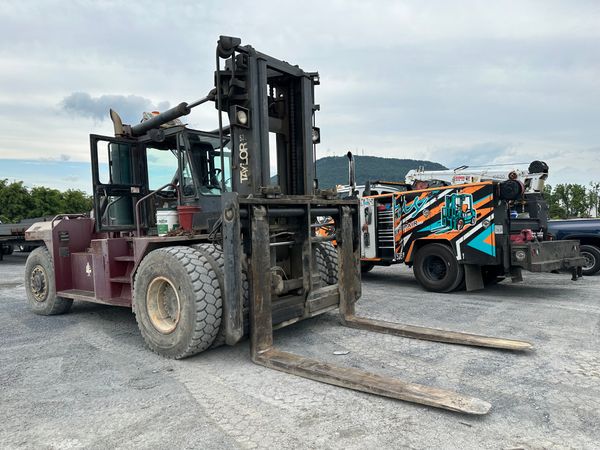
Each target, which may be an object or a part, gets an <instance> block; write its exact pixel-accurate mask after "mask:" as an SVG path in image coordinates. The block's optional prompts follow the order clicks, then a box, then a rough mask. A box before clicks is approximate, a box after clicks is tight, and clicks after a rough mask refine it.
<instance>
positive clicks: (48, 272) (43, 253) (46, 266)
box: [25, 246, 73, 316]
mask: <svg viewBox="0 0 600 450" xmlns="http://www.w3.org/2000/svg"><path fill="white" fill-rule="evenodd" d="M25 291H26V292H27V303H28V304H29V309H31V311H32V312H34V313H35V314H40V315H42V316H51V315H54V314H64V313H66V312H67V311H69V309H71V305H72V304H73V300H71V299H67V298H63V297H58V296H57V295H56V281H55V276H54V264H53V263H52V256H51V255H50V252H49V251H48V249H47V248H46V246H42V247H38V248H36V249H35V250H34V251H32V252H31V254H30V255H29V256H28V257H27V262H26V263H25Z"/></svg>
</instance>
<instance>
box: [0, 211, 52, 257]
mask: <svg viewBox="0 0 600 450" xmlns="http://www.w3.org/2000/svg"><path fill="white" fill-rule="evenodd" d="M51 219H52V218H50V217H36V218H33V219H24V220H21V221H20V222H18V223H2V222H0V261H2V259H3V257H4V255H11V254H12V253H13V251H14V250H22V251H31V250H33V249H35V248H36V247H39V246H40V245H42V244H43V241H27V240H25V231H26V230H27V229H28V228H29V227H30V226H31V225H32V224H34V223H37V222H44V221H47V220H51Z"/></svg>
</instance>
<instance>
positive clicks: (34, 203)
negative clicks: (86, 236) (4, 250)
mask: <svg viewBox="0 0 600 450" xmlns="http://www.w3.org/2000/svg"><path fill="white" fill-rule="evenodd" d="M91 209H92V197H91V196H89V195H88V194H86V193H85V192H83V191H80V190H78V189H67V190H66V191H59V190H58V189H51V188H47V187H43V186H36V187H33V188H28V187H26V186H25V185H24V184H23V182H22V181H13V182H10V183H9V181H8V179H3V180H0V221H2V222H4V223H15V222H19V221H21V220H23V219H28V218H33V217H42V216H53V215H56V214H78V213H89V212H90V211H91Z"/></svg>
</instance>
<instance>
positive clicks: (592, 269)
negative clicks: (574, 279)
mask: <svg viewBox="0 0 600 450" xmlns="http://www.w3.org/2000/svg"><path fill="white" fill-rule="evenodd" d="M580 253H581V256H583V257H584V258H585V266H583V270H582V271H581V273H582V274H583V275H587V276H589V275H594V274H595V273H597V272H598V271H600V248H598V247H596V246H593V245H582V246H581V247H580Z"/></svg>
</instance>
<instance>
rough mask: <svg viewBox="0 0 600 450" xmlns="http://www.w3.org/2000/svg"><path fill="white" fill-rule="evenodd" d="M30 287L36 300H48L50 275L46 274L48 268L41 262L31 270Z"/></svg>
mask: <svg viewBox="0 0 600 450" xmlns="http://www.w3.org/2000/svg"><path fill="white" fill-rule="evenodd" d="M29 287H30V288H31V293H32V295H33V298H34V299H35V301H36V302H40V303H41V302H44V301H46V297H47V296H48V275H47V274H46V270H45V269H44V268H43V267H42V266H41V265H39V264H38V265H37V266H35V267H34V268H33V270H32V271H31V275H30V277H29Z"/></svg>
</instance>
